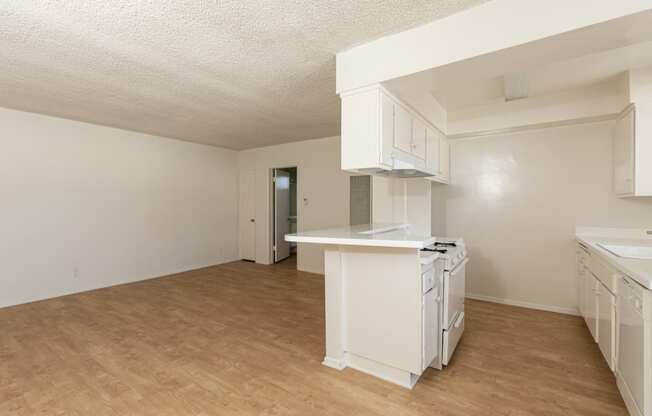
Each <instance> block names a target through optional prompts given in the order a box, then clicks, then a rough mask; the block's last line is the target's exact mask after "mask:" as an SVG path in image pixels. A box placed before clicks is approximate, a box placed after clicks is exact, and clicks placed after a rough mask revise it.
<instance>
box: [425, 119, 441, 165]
mask: <svg viewBox="0 0 652 416" xmlns="http://www.w3.org/2000/svg"><path fill="white" fill-rule="evenodd" d="M426 155H427V157H426V168H427V169H428V172H430V173H432V174H433V175H439V167H440V164H439V134H438V132H436V131H435V130H431V129H427V130H426Z"/></svg>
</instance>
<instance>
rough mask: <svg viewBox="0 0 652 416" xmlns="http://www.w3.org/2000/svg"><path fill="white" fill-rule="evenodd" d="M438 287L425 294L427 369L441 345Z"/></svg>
mask: <svg viewBox="0 0 652 416" xmlns="http://www.w3.org/2000/svg"><path fill="white" fill-rule="evenodd" d="M438 289H439V288H438V287H435V288H434V289H431V290H430V291H428V293H426V294H425V295H423V309H422V310H423V317H422V324H423V329H422V334H423V357H422V369H423V370H425V369H426V368H428V366H429V365H430V364H431V363H432V362H433V361H434V360H435V358H437V355H438V346H439V337H438V333H439V331H438V329H439V316H438V300H437V297H438Z"/></svg>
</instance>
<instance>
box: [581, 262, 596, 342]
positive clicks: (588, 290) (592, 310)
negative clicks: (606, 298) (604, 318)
mask: <svg viewBox="0 0 652 416" xmlns="http://www.w3.org/2000/svg"><path fill="white" fill-rule="evenodd" d="M599 284H600V282H599V281H598V279H596V278H595V276H593V275H592V274H590V273H589V274H588V275H587V279H586V286H585V288H584V320H585V321H586V326H588V327H589V331H590V332H591V336H592V337H593V340H594V341H596V342H597V341H598V320H597V316H598V299H597V296H596V291H597V287H598V285H599Z"/></svg>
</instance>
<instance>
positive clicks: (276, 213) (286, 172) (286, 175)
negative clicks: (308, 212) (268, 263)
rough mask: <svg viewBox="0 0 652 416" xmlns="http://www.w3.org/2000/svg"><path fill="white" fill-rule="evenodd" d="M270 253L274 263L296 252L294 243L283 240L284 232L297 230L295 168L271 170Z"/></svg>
mask: <svg viewBox="0 0 652 416" xmlns="http://www.w3.org/2000/svg"><path fill="white" fill-rule="evenodd" d="M272 189H273V192H272V199H273V201H272V202H273V203H272V207H273V213H272V219H273V224H272V230H273V232H272V254H273V259H274V263H278V262H280V261H283V260H285V259H287V258H289V257H290V256H292V255H293V254H295V253H296V250H297V247H296V243H289V242H287V241H285V234H290V233H294V232H296V231H297V168H296V167H288V168H275V169H273V171H272Z"/></svg>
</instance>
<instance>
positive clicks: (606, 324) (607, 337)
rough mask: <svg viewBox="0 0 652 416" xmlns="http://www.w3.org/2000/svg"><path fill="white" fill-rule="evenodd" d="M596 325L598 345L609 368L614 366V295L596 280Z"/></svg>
mask: <svg viewBox="0 0 652 416" xmlns="http://www.w3.org/2000/svg"><path fill="white" fill-rule="evenodd" d="M597 296H598V302H597V317H598V319H597V321H598V322H597V325H598V346H599V347H600V351H602V355H603V356H604V358H605V360H607V364H609V368H611V369H612V370H614V369H615V367H614V361H615V360H614V352H615V350H616V297H615V296H614V295H613V293H611V292H610V291H609V289H607V287H606V286H605V285H603V284H602V283H600V282H598V286H597Z"/></svg>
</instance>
